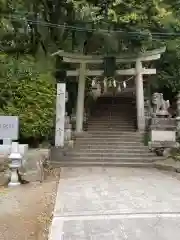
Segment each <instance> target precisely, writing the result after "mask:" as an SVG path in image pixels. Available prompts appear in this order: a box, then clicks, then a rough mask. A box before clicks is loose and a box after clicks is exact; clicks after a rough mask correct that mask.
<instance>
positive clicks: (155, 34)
mask: <svg viewBox="0 0 180 240" xmlns="http://www.w3.org/2000/svg"><path fill="white" fill-rule="evenodd" d="M1 15H2V14H1ZM2 16H5V17H8V19H15V20H23V21H24V22H27V23H29V24H37V25H41V26H45V27H53V28H60V29H62V28H63V29H70V30H74V31H79V32H95V31H98V32H101V33H108V34H110V33H121V34H125V35H130V36H132V37H133V36H136V37H137V36H138V37H150V38H151V37H153V38H154V39H156V38H157V39H159V38H162V37H179V36H180V32H179V33H177V32H176V33H174V32H145V31H144V32H143V31H142V30H140V31H124V30H122V29H116V30H107V29H102V28H89V27H88V28H86V27H77V26H73V25H67V24H66V23H65V24H55V23H50V22H47V21H42V20H32V19H31V20H30V19H27V18H26V19H25V16H21V15H19V17H17V16H18V15H14V16H13V15H11V16H9V15H5V14H4V15H2ZM146 31H147V30H146ZM148 31H149V30H148Z"/></svg>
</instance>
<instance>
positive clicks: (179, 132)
mask: <svg viewBox="0 0 180 240" xmlns="http://www.w3.org/2000/svg"><path fill="white" fill-rule="evenodd" d="M176 123H177V136H178V137H180V93H178V95H177V117H176Z"/></svg>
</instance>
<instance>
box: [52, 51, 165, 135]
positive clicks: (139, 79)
mask: <svg viewBox="0 0 180 240" xmlns="http://www.w3.org/2000/svg"><path fill="white" fill-rule="evenodd" d="M165 50H166V48H165V47H163V48H160V49H155V50H152V51H146V52H145V53H139V54H136V55H135V54H131V55H125V56H115V57H116V63H124V64H125V63H135V67H134V68H130V69H124V70H116V75H128V76H133V75H134V76H135V85H136V107H137V128H138V130H139V131H144V129H145V116H144V91H143V75H151V74H156V69H146V68H143V66H142V63H143V62H149V61H152V60H157V59H159V58H160V57H161V54H162V53H164V52H165ZM56 55H59V56H61V57H62V58H63V61H64V62H68V63H75V64H79V69H76V70H69V71H67V76H77V77H78V76H79V82H78V97H77V110H76V132H77V133H80V132H82V131H83V116H84V92H85V81H86V77H87V76H102V75H103V72H104V71H103V70H89V69H87V64H102V63H103V61H104V56H102V55H95V56H94V55H83V54H76V53H67V52H64V51H62V50H60V51H57V52H55V53H53V54H52V56H56Z"/></svg>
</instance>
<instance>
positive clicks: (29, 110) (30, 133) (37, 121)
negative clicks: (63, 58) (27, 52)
mask: <svg viewBox="0 0 180 240" xmlns="http://www.w3.org/2000/svg"><path fill="white" fill-rule="evenodd" d="M45 64H46V65H45ZM48 65H49V64H47V63H45V62H43V63H42V62H40V61H37V60H36V59H34V58H32V57H30V56H25V57H20V58H16V57H15V56H11V57H10V56H6V55H2V54H1V55H0V74H1V75H0V91H1V92H0V114H1V115H15V116H19V119H20V138H21V140H22V139H23V140H28V139H29V140H30V139H31V141H32V140H33V141H35V140H36V141H42V140H44V139H48V137H49V136H50V135H51V132H52V128H53V121H54V113H55V93H56V88H55V79H54V78H53V76H52V74H51V72H52V71H51V70H52V69H51V68H49V67H48Z"/></svg>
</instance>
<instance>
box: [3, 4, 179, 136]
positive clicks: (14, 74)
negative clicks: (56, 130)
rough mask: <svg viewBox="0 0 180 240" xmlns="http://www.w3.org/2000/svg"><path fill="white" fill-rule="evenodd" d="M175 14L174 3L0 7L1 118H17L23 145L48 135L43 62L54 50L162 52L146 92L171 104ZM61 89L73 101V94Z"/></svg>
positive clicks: (48, 77)
mask: <svg viewBox="0 0 180 240" xmlns="http://www.w3.org/2000/svg"><path fill="white" fill-rule="evenodd" d="M179 9H180V3H179V1H178V0H177V1H176V0H173V1H169V0H139V1H137V0H112V1H109V0H106V1H105V0H81V1H80V0H61V1H60V0H39V1H37V0H32V1H27V0H24V1H21V0H0V50H1V52H2V54H1V57H0V81H1V83H0V84H1V86H3V88H2V90H1V96H0V104H1V112H3V113H6V114H18V115H20V118H21V135H22V136H23V137H32V136H33V137H38V138H39V137H44V136H47V135H48V134H49V133H50V128H51V127H52V119H53V114H54V112H53V107H54V105H53V104H54V91H55V89H54V83H55V79H53V77H52V76H53V67H52V66H53V62H54V59H52V57H50V54H51V53H52V52H55V51H57V50H58V49H64V50H66V51H70V52H71V51H76V52H81V53H84V54H87V53H91V54H93V53H96V54H98V53H101V54H107V53H115V54H122V53H126V52H132V51H136V52H138V51H145V50H146V49H152V48H156V47H160V46H166V47H167V51H166V53H165V54H164V56H163V57H162V58H161V60H160V61H157V62H156V63H155V65H156V67H157V71H158V74H157V76H156V77H155V78H154V80H153V81H152V89H153V90H154V91H155V90H158V89H160V90H163V91H164V92H165V93H166V98H170V99H172V98H174V96H175V95H176V93H177V92H178V91H179V90H180V71H179V63H180V40H179V37H180V17H179V16H180V15H179V11H180V10H179ZM49 63H51V64H49ZM42 66H46V67H42ZM47 66H48V67H47ZM68 88H69V91H70V92H72V94H71V98H75V97H76V93H75V92H76V91H77V88H76V86H74V85H71V84H69V85H68ZM72 96H74V97H72ZM71 101H72V102H74V101H73V99H72V100H71ZM69 109H71V106H69ZM29 123H30V124H29Z"/></svg>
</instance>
